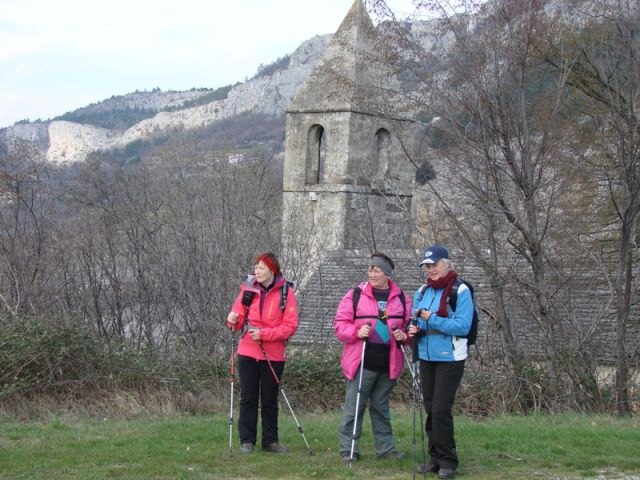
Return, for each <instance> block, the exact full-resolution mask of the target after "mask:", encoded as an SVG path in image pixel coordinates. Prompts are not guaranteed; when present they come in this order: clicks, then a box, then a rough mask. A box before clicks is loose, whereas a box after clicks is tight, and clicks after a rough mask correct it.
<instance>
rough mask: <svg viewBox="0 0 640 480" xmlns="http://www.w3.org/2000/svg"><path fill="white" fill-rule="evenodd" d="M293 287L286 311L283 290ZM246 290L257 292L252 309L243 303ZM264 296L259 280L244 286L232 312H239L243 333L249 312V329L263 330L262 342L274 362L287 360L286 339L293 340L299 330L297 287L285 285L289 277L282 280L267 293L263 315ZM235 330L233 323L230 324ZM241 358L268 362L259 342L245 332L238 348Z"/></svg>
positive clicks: (237, 325)
mask: <svg viewBox="0 0 640 480" xmlns="http://www.w3.org/2000/svg"><path fill="white" fill-rule="evenodd" d="M283 286H284V288H289V291H288V293H287V303H286V305H285V308H284V311H282V310H281V309H280V290H281V288H282V287H283ZM245 291H251V292H255V295H253V299H252V300H251V305H250V306H249V308H248V311H247V309H246V307H245V306H244V305H243V304H242V295H243V293H244V292H245ZM260 295H261V290H260V289H259V288H258V287H257V285H256V283H255V280H253V281H252V282H251V283H249V284H247V283H246V282H245V283H243V284H242V285H241V286H240V294H239V295H238V297H237V298H236V301H235V302H234V304H233V308H232V309H231V310H232V311H233V312H236V313H237V314H238V315H239V317H238V322H237V323H236V327H235V329H236V330H243V329H244V326H245V322H246V319H247V315H246V312H248V317H249V322H248V325H247V328H249V326H253V327H258V328H260V341H261V342H262V346H263V347H264V350H265V351H266V352H267V355H268V356H269V360H272V361H274V362H275V361H284V360H286V357H285V346H286V340H287V339H288V338H289V337H291V336H292V335H293V334H294V333H295V331H296V330H297V328H298V302H297V301H296V296H295V294H294V293H293V288H291V287H289V286H288V285H286V284H285V278H284V277H279V278H278V280H276V284H275V285H274V286H273V287H272V288H271V289H270V290H269V291H268V292H267V293H266V298H265V300H264V305H263V307H262V314H261V313H260ZM227 325H228V326H229V327H231V326H232V325H231V324H227ZM238 355H245V356H247V357H252V358H255V359H256V360H264V359H265V358H264V354H263V353H262V350H261V349H260V345H259V344H258V342H257V341H255V340H253V339H252V338H251V336H250V335H249V334H248V333H246V332H245V333H244V334H243V335H242V338H241V340H240V343H239V345H238Z"/></svg>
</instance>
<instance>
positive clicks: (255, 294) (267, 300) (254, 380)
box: [227, 253, 298, 453]
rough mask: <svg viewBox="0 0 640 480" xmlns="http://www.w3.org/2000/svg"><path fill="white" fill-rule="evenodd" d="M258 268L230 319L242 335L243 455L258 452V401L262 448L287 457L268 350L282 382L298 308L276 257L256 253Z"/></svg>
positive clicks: (251, 276)
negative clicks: (283, 444)
mask: <svg viewBox="0 0 640 480" xmlns="http://www.w3.org/2000/svg"><path fill="white" fill-rule="evenodd" d="M254 265H255V267H254V268H255V274H254V275H250V276H249V279H248V280H247V281H246V282H245V283H243V284H242V285H241V286H240V294H239V295H238V297H237V298H236V301H235V302H234V304H233V308H232V309H231V312H229V315H228V316H227V325H228V327H229V328H230V329H233V330H242V331H243V334H242V338H241V339H240V344H239V345H238V373H239V376H240V417H239V419H238V431H239V433H240V451H241V452H243V453H253V451H254V450H255V445H256V440H257V430H258V400H260V401H261V405H260V406H261V409H260V410H261V414H262V448H263V449H264V450H265V451H268V452H272V453H287V451H288V450H287V449H286V448H285V447H284V446H282V445H281V444H280V443H279V441H278V392H279V386H278V383H277V382H276V380H275V379H274V378H273V372H272V371H271V369H270V367H269V365H268V362H267V358H265V354H264V352H266V354H267V355H266V356H267V357H268V360H269V361H271V365H272V366H273V369H274V370H275V372H276V375H277V377H278V381H279V380H280V379H281V378H282V373H283V371H284V363H285V360H286V357H285V343H286V341H287V339H288V338H289V337H291V336H292V335H293V334H294V333H295V331H296V329H297V328H298V304H297V302H296V297H295V294H294V293H293V288H292V287H291V284H289V283H288V282H287V281H286V279H285V278H284V276H283V275H282V272H281V271H280V264H279V263H278V259H277V258H276V256H275V255H274V254H273V253H262V254H260V255H258V256H257V257H256V259H255V262H254ZM261 345H262V348H261ZM263 348H264V352H263V351H262V349H263Z"/></svg>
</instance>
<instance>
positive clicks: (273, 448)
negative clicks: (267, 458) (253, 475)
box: [262, 442, 289, 453]
mask: <svg viewBox="0 0 640 480" xmlns="http://www.w3.org/2000/svg"><path fill="white" fill-rule="evenodd" d="M262 449H263V450H264V451H265V452H271V453H289V449H288V448H286V447H283V446H282V445H280V444H279V443H278V442H275V443H270V444H269V445H267V446H265V447H262Z"/></svg>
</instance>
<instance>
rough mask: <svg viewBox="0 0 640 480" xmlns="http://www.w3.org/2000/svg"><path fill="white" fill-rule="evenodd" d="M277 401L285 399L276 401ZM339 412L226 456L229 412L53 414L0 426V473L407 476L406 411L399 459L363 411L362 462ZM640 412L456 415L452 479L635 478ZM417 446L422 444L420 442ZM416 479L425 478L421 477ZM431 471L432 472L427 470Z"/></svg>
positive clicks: (398, 428)
mask: <svg viewBox="0 0 640 480" xmlns="http://www.w3.org/2000/svg"><path fill="white" fill-rule="evenodd" d="M283 406H284V405H283ZM339 417H340V414H339V413H333V414H332V413H327V414H322V415H304V416H300V417H299V420H300V422H301V424H302V426H303V427H304V429H305V434H306V436H307V439H308V440H309V442H310V443H311V446H312V449H313V450H314V455H312V456H310V455H309V454H308V451H307V448H306V446H305V444H304V442H303V440H302V437H301V435H300V433H299V432H298V430H297V428H296V426H295V424H294V422H293V419H292V418H291V417H290V416H289V414H288V412H285V411H284V410H283V411H282V416H281V419H280V440H281V442H282V443H283V444H285V445H286V446H288V447H289V448H290V450H291V452H290V453H289V454H288V455H274V454H268V453H264V452H261V451H257V452H256V453H255V454H252V455H242V454H240V453H239V451H238V439H237V430H236V427H235V426H234V438H233V441H234V453H233V455H232V456H231V457H229V455H228V434H229V425H228V419H227V416H226V415H224V414H223V415H220V414H217V415H211V416H206V417H170V418H138V419H135V420H128V421H126V420H111V419H105V420H103V421H99V420H93V419H79V418H73V419H69V420H68V419H65V420H61V419H59V418H54V419H52V420H49V421H47V422H26V423H25V422H6V421H5V422H4V423H1V424H0V478H2V479H48V480H49V479H50V480H55V479H65V480H72V479H83V480H85V479H113V478H123V479H214V478H215V479H242V478H267V479H296V478H305V479H306V478H319V479H320V478H321V479H338V478H346V479H365V478H366V479H376V478H379V479H400V478H410V477H411V476H412V460H411V455H410V453H411V447H412V441H411V431H412V422H411V418H412V417H411V412H410V411H400V412H398V411H397V410H396V411H394V418H393V420H394V434H395V437H396V444H397V447H398V449H400V450H402V451H405V452H406V453H408V454H409V455H408V456H407V458H405V459H403V460H393V461H391V460H377V459H375V458H374V454H373V445H372V438H371V437H372V435H371V431H370V425H369V420H368V417H367V419H366V421H365V431H364V436H363V445H362V447H361V452H362V454H363V459H362V461H360V462H358V463H356V464H355V465H354V466H353V468H351V469H349V468H347V467H345V466H344V465H343V464H342V461H341V460H340V459H339V458H338V456H337V453H336V442H337V433H336V432H337V428H338V422H339ZM638 423H639V422H638V419H637V418H636V419H618V418H614V417H607V416H578V415H562V416H542V415H540V416H527V417H525V416H509V417H497V418H491V419H487V420H481V421H477V420H472V419H468V418H463V417H458V418H456V438H457V441H458V451H459V456H460V462H461V464H460V468H459V470H458V475H457V478H468V479H474V480H482V479H550V478H563V479H575V478H589V477H591V478H594V477H597V478H600V479H603V478H611V479H613V478H616V479H620V478H626V479H630V478H636V479H640V453H639V452H640V428H639V425H638ZM418 447H419V445H418ZM418 478H422V476H421V475H418ZM430 478H435V477H434V476H430Z"/></svg>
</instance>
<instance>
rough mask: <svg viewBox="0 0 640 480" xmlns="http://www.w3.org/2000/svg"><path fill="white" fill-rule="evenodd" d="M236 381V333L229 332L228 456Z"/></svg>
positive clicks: (231, 451)
mask: <svg viewBox="0 0 640 480" xmlns="http://www.w3.org/2000/svg"><path fill="white" fill-rule="evenodd" d="M235 381H236V334H235V332H233V331H232V332H231V369H230V375H229V384H230V385H231V395H230V396H229V397H230V399H231V400H230V401H229V456H231V455H232V453H233V447H232V437H233V384H234V383H235Z"/></svg>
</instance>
